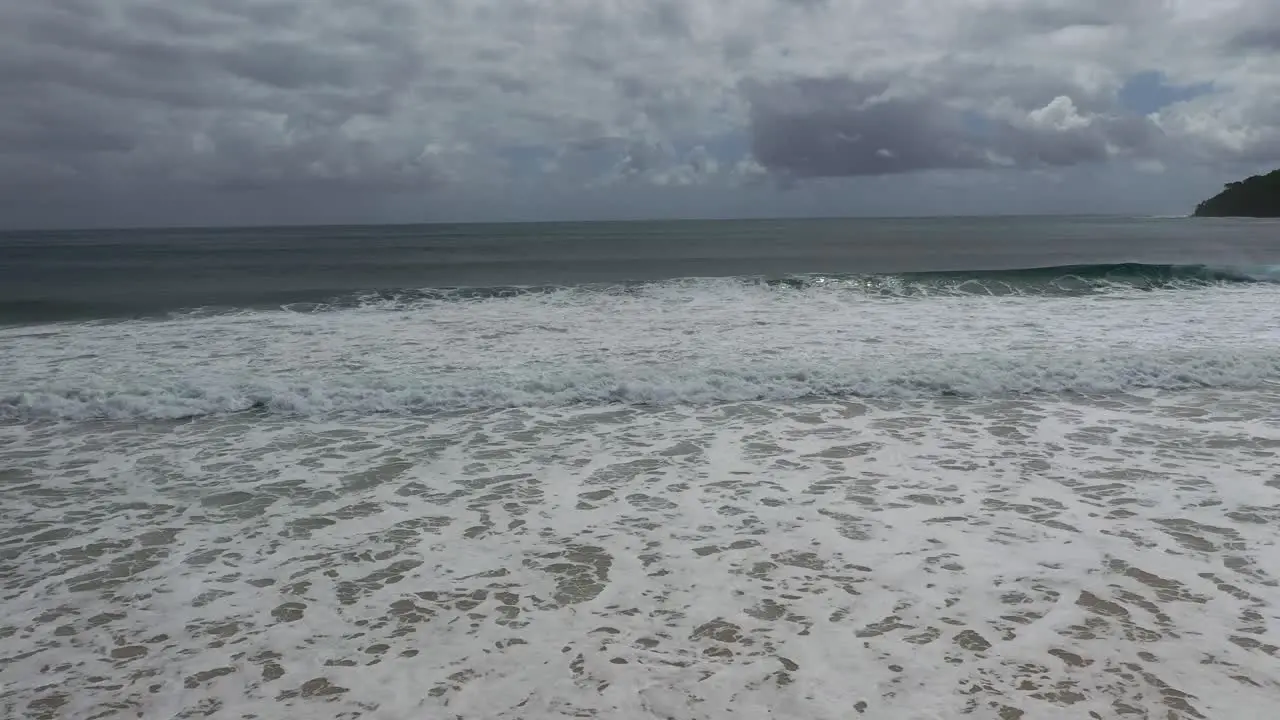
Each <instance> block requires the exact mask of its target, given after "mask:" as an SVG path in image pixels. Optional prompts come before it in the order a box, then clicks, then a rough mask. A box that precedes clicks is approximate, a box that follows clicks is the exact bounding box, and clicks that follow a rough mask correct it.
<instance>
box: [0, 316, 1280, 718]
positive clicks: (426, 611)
mask: <svg viewBox="0 0 1280 720" xmlns="http://www.w3.org/2000/svg"><path fill="white" fill-rule="evenodd" d="M541 314H542V315H544V316H545V314H546V312H545V309H543V312H542V313H541ZM352 325H353V326H356V324H355V323H354V322H353V323H352ZM155 329H156V328H155V327H152V326H148V327H147V330H149V331H153V332H154V331H155ZM620 339H621V336H620ZM221 349H222V350H224V351H225V350H226V347H225V346H222V348H221ZM436 362H439V361H438V360H437V361H436ZM1277 402H1280V395H1277V394H1276V393H1273V392H1271V393H1268V392H1256V391H1250V392H1227V391H1203V390H1202V391H1196V392H1181V393H1173V392H1142V393H1137V394H1127V395H1118V396H1112V397H1109V398H1101V399H1096V400H1093V401H1087V400H1085V399H1083V398H1074V399H1073V398H1039V399H1037V400H1035V401H1026V400H981V399H963V398H950V399H939V400H934V401H911V402H903V403H885V404H883V405H884V406H879V407H878V406H877V405H876V404H861V403H857V402H847V401H835V400H829V399H823V400H810V401H793V402H747V403H732V404H721V405H717V406H708V407H691V406H679V405H673V406H668V407H662V408H656V407H655V408H636V407H615V408H612V409H610V408H541V409H529V408H524V409H510V410H501V411H470V412H465V413H452V414H448V415H441V416H436V417H431V418H405V417H394V416H381V417H363V418H329V419H298V418H288V417H282V416H270V415H268V416H263V417H258V418H252V419H251V421H247V420H246V419H245V418H241V417H227V418H218V417H211V418H202V419H197V420H195V421H192V422H189V423H180V424H176V425H171V424H158V425H154V426H148V425H146V424H142V425H139V424H135V423H89V424H84V425H79V426H71V427H69V426H61V425H56V424H49V423H33V424H25V425H13V424H11V425H7V426H0V467H2V468H3V470H0V472H2V473H3V475H2V476H0V477H3V484H2V485H0V493H2V495H0V500H2V502H0V572H2V574H3V576H4V577H5V583H4V585H5V587H4V590H3V596H2V597H3V604H4V605H3V606H4V609H5V612H4V616H3V617H0V638H3V650H2V651H0V663H3V664H0V673H3V675H2V677H3V679H4V692H3V694H0V715H3V716H5V717H23V716H31V717H48V718H58V717H74V718H81V717H83V718H87V717H93V716H97V715H99V714H101V713H104V712H108V711H113V710H114V711H116V712H120V713H122V714H128V715H131V716H132V715H138V716H142V717H192V716H203V715H208V714H214V715H227V716H230V717H243V716H248V715H253V716H256V717H264V718H267V717H270V718H275V717H289V718H351V717H355V716H356V715H357V714H359V715H360V716H361V717H366V718H377V719H381V718H386V719H388V720H390V719H393V718H394V719H396V720H399V719H400V718H406V717H463V718H511V719H513V720H514V719H517V718H520V719H523V718H567V717H576V718H581V717H599V718H648V717H654V718H702V719H706V720H719V719H722V718H723V719H728V718H735V719H740V718H768V717H773V718H778V717H787V718H817V719H826V718H831V719H835V718H854V717H868V718H885V719H887V720H917V719H920V718H954V717H961V716H966V717H976V718H1000V719H1002V720H1007V719H1008V718H1014V717H1024V718H1037V719H1039V718H1049V719H1054V718H1063V719H1065V718H1077V717H1103V718H1108V717H1118V716H1129V715H1131V716H1134V717H1160V718H1176V719H1180V720H1190V719H1192V718H1202V717H1209V718H1233V720H1234V719H1239V720H1255V719H1256V720H1262V719H1263V718H1271V717H1272V716H1273V714H1274V712H1273V710H1274V706H1275V700H1276V699H1277V698H1280V683H1277V680H1276V675H1275V663H1276V655H1277V653H1280V650H1277V645H1280V630H1278V627H1280V626H1278V625H1277V623H1280V613H1278V611H1277V608H1280V589H1278V588H1280V583H1278V582H1277V580H1278V577H1277V568H1280V555H1278V554H1277V545H1276V540H1277V534H1276V527H1277V524H1278V523H1280V512H1278V511H1277V497H1278V494H1277V493H1280V478H1277V476H1276V452H1277V450H1278V449H1280V430H1278V429H1277V427H1278V426H1277V424H1276V423H1275V422H1274V416H1273V413H1274V408H1275V407H1276V403H1277Z"/></svg>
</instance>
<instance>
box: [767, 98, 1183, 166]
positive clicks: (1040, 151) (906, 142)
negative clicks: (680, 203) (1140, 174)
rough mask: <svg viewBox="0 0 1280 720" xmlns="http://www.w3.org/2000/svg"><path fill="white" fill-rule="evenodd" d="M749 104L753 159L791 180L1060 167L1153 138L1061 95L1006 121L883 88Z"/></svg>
mask: <svg viewBox="0 0 1280 720" xmlns="http://www.w3.org/2000/svg"><path fill="white" fill-rule="evenodd" d="M747 97H748V98H749V100H750V103H751V128H750V129H751V141H752V149H753V151H754V154H755V157H756V158H757V159H758V160H759V161H760V163H761V164H763V165H764V166H765V167H766V168H768V169H770V170H771V171H774V172H776V173H780V174H782V175H786V176H789V177H796V178H804V177H844V176H859V175H892V174H897V173H906V172H914V171H919V170H942V169H968V168H982V167H1001V166H1009V165H1013V166H1018V167H1041V166H1050V167H1065V166H1071V165H1078V164H1081V163H1088V162H1099V161H1103V160H1106V159H1107V158H1109V157H1110V156H1111V155H1112V154H1116V153H1140V152H1142V151H1145V150H1147V149H1149V148H1151V147H1152V146H1153V145H1154V143H1155V142H1156V141H1157V139H1158V137H1159V134H1160V133H1159V130H1158V129H1157V128H1156V127H1155V126H1154V125H1153V124H1152V123H1151V121H1150V120H1149V119H1147V118H1143V117H1137V116H1119V115H1098V116H1089V117H1085V116H1082V115H1080V114H1079V112H1078V109H1077V108H1076V107H1075V105H1074V103H1073V102H1072V101H1071V100H1070V99H1068V98H1067V97H1066V96H1059V97H1058V98H1056V99H1054V100H1053V101H1052V102H1050V103H1049V104H1047V105H1045V106H1044V107H1042V108H1038V109H1033V110H1031V111H1030V112H1026V113H1025V114H1022V115H1021V116H1012V117H1011V116H1009V115H1008V114H1005V115H981V114H978V113H975V112H964V111H961V110H958V109H956V108H954V107H952V106H950V105H949V104H947V103H945V102H942V101H941V100H939V99H935V98H931V97H928V96H921V97H899V96H895V95H894V94H892V92H891V86H890V84H889V83H887V82H858V81H852V80H847V79H841V78H826V79H805V80H800V81H796V82H790V83H783V84H774V85H752V86H750V87H749V88H748V90H747Z"/></svg>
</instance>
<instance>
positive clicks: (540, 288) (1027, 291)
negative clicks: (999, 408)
mask: <svg viewBox="0 0 1280 720" xmlns="http://www.w3.org/2000/svg"><path fill="white" fill-rule="evenodd" d="M709 282H733V283H741V284H745V285H762V286H765V287H769V288H775V289H778V290H780V291H785V290H806V291H818V290H830V291H835V292H847V293H857V294H863V295H868V296H880V297H917V296H947V295H953V296H963V295H1022V296H1032V297H1034V296H1068V297H1069V296H1076V295H1091V294H1098V293H1106V292H1114V291H1124V290H1183V289H1186V290H1190V289H1196V288H1203V287H1210V286H1221V285H1232V284H1254V283H1280V266H1255V267H1229V266H1221V267H1219V266H1212V265H1177V264H1146V263H1114V264H1097V265H1056V266H1048V267H1035V268H1019V269H1011V270H976V271H974V270H955V271H939V272H909V273H888V274H856V273H831V274H827V273H808V274H802V275H789V276H786V277H778V278H771V277H736V278H681V279H675V280H665V281H657V282H654V281H635V282H624V283H610V284H588V285H578V286H563V285H536V286H497V287H454V288H424V289H412V290H387V291H377V292H367V293H356V294H351V295H347V296H344V297H334V298H329V299H327V300H325V301H322V302H303V303H291V304H289V305H286V306H284V307H285V309H287V310H293V311H298V312H318V311H326V310H335V309H346V308H351V307H369V308H376V307H394V308H400V309H402V308H406V307H409V306H412V305H414V304H415V303H422V302H442V301H475V300H489V299H495V298H509V297H517V296H521V295H539V294H549V293H570V292H589V293H606V294H616V295H630V294H638V293H644V292H646V291H649V290H650V289H652V288H655V287H693V286H696V285H698V284H699V283H709Z"/></svg>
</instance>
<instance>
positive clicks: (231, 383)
mask: <svg viewBox="0 0 1280 720" xmlns="http://www.w3.org/2000/svg"><path fill="white" fill-rule="evenodd" d="M1277 382H1280V357H1278V356H1276V355H1275V353H1273V352H1270V351H1268V350H1265V349H1258V350H1247V349H1239V348H1237V349H1223V350H1201V351H1198V352H1163V353H1156V354H1150V353H1147V354H1140V353H1122V352H1121V353H1109V354H1106V355H1101V356H1094V357H1080V356H1075V357H1072V356H1069V355H1065V354H1061V353H1059V354H1042V353H1037V354H1034V355H1026V356H1022V357H1010V356H984V355H970V356H965V355H958V356H952V357H947V358H928V357H905V358H899V359H898V360H897V361H895V362H893V363H885V362H880V361H858V360H856V359H854V360H850V361H848V362H845V363H842V364H836V365H825V364H822V365H820V364H815V363H804V362H798V363H785V364H784V363H777V364H764V363H758V362H751V363H744V364H741V365H738V366H734V365H722V366H719V367H715V366H703V367H692V368H690V367H671V366H666V367H662V366H654V367H634V366H633V367H629V368H618V369H610V368H592V367H587V366H583V367H576V368H563V369H560V370H559V371H553V372H521V371H516V370H514V369H512V370H508V371H500V372H462V373H453V374H448V375H437V374H432V375H430V376H423V377H399V378H395V379H391V378H385V377H384V378H374V377H365V376H351V375H345V376H336V377H317V376H312V377H309V378H300V379H288V378H281V377H258V378H238V379H232V378H228V377H217V376H214V377H206V378H203V379H191V378H187V379H184V380H183V381H181V382H173V383H167V384H154V383H144V382H134V381H132V380H130V379H128V378H115V379H113V381H110V382H108V381H106V380H105V379H104V380H100V381H95V382H93V383H92V384H88V385H83V386H78V387H61V388H53V387H46V388H43V389H41V390H39V391H35V392H24V393H20V394H14V395H9V396H7V397H0V418H4V419H8V420H18V421H27V420H49V419H62V420H94V419H112V420H140V419H153V420H160V419H178V418H189V417H197V416H203V415H214V414H225V413H237V412H244V411H259V412H267V413H273V414H284V415H301V416H315V415H332V414H348V415H349V414H354V415H368V414H409V415H412V414H423V413H434V412H441V411H451V410H474V409H498V408H515V407H569V406H576V405H584V404H592V405H598V404H609V405H648V406H651V405H674V404H683V405H702V404H711V403H721V402H742V401H753V400H794V399H801V398H832V399H840V398H885V399H930V398H944V397H970V398H973V397H1009V396H1036V395H1063V394H1086V395H1087V394H1100V393H1114V392H1124V391H1134V390H1142V389H1160V390H1191V389H1203V388H1228V389H1229V388H1256V387H1260V386H1265V385H1269V384H1273V383H1277Z"/></svg>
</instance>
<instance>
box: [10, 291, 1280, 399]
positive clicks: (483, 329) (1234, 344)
mask: <svg viewBox="0 0 1280 720" xmlns="http://www.w3.org/2000/svg"><path fill="white" fill-rule="evenodd" d="M1277 300H1280V288H1276V287H1275V286H1271V285H1249V284H1240V285H1219V286H1201V287H1198V288H1194V289H1185V288H1183V289H1163V290H1154V291H1140V290H1133V289H1115V290H1113V291H1111V292H1105V293H1098V294H1092V295H1086V296H1082V297H1019V296H1002V297H985V296H974V295H960V296H954V295H953V296H943V297H911V298H894V297H869V296H867V295H865V294H859V293H849V292H840V291H838V290H836V289H833V288H830V287H825V286H823V285H822V284H820V283H819V284H812V285H810V286H807V287H800V288H797V287H787V286H781V287H769V286H764V285H750V284H744V283H741V282H736V281H729V280H725V281H718V280H701V281H683V282H673V283H666V284H657V285H650V286H645V287H641V288H635V289H632V290H631V291H628V292H610V291H605V290H589V289H576V290H575V289H565V290H560V291H554V292H547V293H538V294H525V295H517V296H512V297H488V298H484V297H476V298H470V299H457V298H452V299H424V298H418V299H416V300H412V301H402V300H394V299H391V300H378V301H372V302H370V303H368V304H366V305H364V306H361V307H353V308H347V309H341V310H335V311H331V312H314V313H305V312H291V311H275V312H243V313H238V314H231V315H194V316H184V317H179V318H173V319H169V320H153V321H130V322H116V323H102V324H58V325H50V326H42V327H37V328H34V329H33V328H30V327H24V328H8V329H3V330H0V417H7V418H10V419H39V418H46V419H57V418H61V419H89V418H117V419H120V418H137V419H147V418H156V419H159V418H175V417H187V416H193V415H202V414H209V413H224V412H236V411H241V410H246V409H249V408H253V407H258V408H262V409H264V410H267V411H273V412H283V413H291V414H303V415H316V414H331V413H354V414H368V413H378V412H392V413H404V412H410V413H412V412H422V411H434V410H444V409H465V408H479V407H510V406H557V405H568V404H575V403H601V402H605V403H624V404H629V403H646V404H670V403H707V402H714V401H737V400H746V399H757V398H758V399H788V398H798V397H806V396H861V397H899V398H902V397H907V398H910V397H915V398H921V397H937V396H941V395H947V394H958V395H965V396H976V397H981V396H997V395H1005V394H1020V393H1062V392H1078V393H1098V392H1113V391H1119V390H1128V389H1137V388H1165V389H1185V388H1194V387H1222V388H1249V387H1258V386H1261V385H1265V384H1267V383H1271V382H1275V381H1277V380H1280V328H1277V326H1276V325H1275V324H1274V323H1273V322H1272V318H1271V317H1270V315H1269V314H1268V313H1262V312H1258V308H1259V307H1270V306H1272V305H1273V304H1274V303H1275V302H1276V301H1277Z"/></svg>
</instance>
